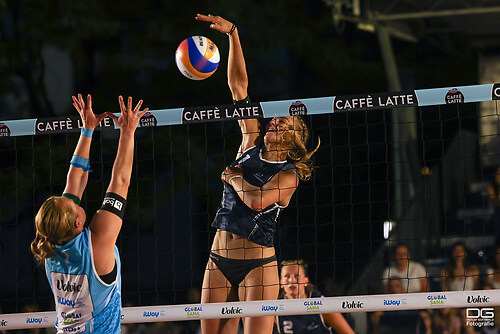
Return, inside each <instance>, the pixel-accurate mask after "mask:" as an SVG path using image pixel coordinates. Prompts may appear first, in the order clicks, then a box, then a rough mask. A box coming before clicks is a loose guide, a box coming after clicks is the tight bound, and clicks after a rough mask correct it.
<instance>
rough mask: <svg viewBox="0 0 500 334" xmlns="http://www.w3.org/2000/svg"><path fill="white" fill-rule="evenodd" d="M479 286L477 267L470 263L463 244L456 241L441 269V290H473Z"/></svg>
mask: <svg viewBox="0 0 500 334" xmlns="http://www.w3.org/2000/svg"><path fill="white" fill-rule="evenodd" d="M478 287H479V269H478V267H477V266H476V265H473V264H470V263H469V261H468V258H467V250H466V248H465V245H464V244H463V243H462V242H461V241H458V242H456V243H454V244H453V246H452V247H451V253H450V258H449V260H448V263H447V264H446V266H445V267H444V268H443V270H442V271H441V289H442V290H443V291H464V290H475V289H478Z"/></svg>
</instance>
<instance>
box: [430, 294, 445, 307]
mask: <svg viewBox="0 0 500 334" xmlns="http://www.w3.org/2000/svg"><path fill="white" fill-rule="evenodd" d="M427 300H428V301H430V303H431V305H444V301H445V300H446V295H429V296H427Z"/></svg>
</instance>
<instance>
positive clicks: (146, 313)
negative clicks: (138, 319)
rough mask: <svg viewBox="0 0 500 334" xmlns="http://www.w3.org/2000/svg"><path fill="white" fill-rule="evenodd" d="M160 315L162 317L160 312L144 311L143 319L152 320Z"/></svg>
mask: <svg viewBox="0 0 500 334" xmlns="http://www.w3.org/2000/svg"><path fill="white" fill-rule="evenodd" d="M159 315H160V312H153V311H149V312H148V311H144V313H143V315H142V317H143V318H152V317H155V318H158V316H159Z"/></svg>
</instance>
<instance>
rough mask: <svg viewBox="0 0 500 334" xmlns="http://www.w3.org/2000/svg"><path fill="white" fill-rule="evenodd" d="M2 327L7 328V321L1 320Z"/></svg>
mask: <svg viewBox="0 0 500 334" xmlns="http://www.w3.org/2000/svg"><path fill="white" fill-rule="evenodd" d="M0 326H2V327H4V326H7V320H3V319H1V320H0Z"/></svg>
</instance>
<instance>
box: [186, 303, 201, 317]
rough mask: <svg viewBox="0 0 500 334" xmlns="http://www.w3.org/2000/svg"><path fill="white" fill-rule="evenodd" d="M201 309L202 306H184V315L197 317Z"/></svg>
mask: <svg viewBox="0 0 500 334" xmlns="http://www.w3.org/2000/svg"><path fill="white" fill-rule="evenodd" d="M202 311H203V307H202V306H193V307H185V308H184V312H186V315H187V316H188V317H199V316H200V312H202Z"/></svg>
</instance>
